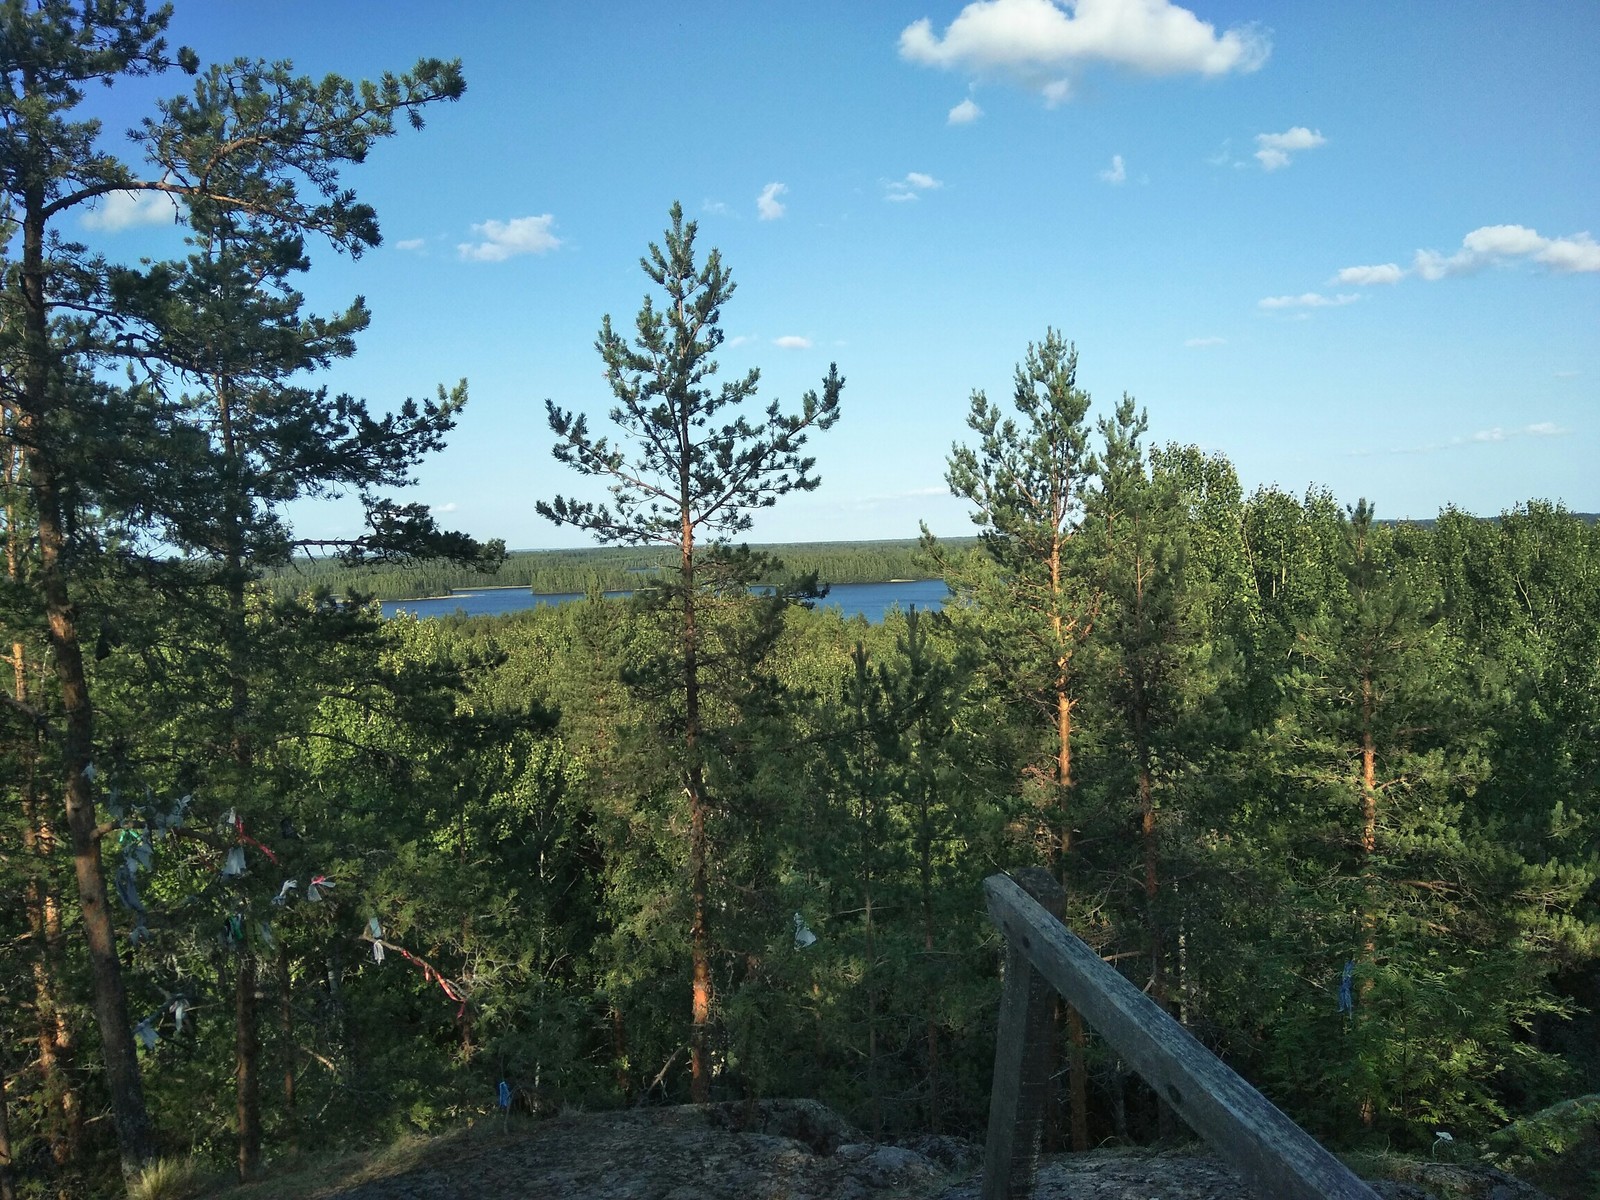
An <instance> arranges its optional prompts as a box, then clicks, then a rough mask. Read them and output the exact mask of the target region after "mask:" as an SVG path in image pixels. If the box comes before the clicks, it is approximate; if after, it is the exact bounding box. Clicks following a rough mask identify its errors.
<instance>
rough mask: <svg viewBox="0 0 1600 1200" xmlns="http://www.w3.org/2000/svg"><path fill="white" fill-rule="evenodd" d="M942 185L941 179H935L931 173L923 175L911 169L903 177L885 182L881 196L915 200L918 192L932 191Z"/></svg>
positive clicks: (889, 198)
mask: <svg viewBox="0 0 1600 1200" xmlns="http://www.w3.org/2000/svg"><path fill="white" fill-rule="evenodd" d="M943 186H944V183H943V181H942V180H938V179H935V178H934V177H933V176H932V175H925V174H923V172H921V171H911V172H909V173H908V174H907V175H906V177H905V178H904V179H896V180H895V181H894V182H893V183H888V184H885V185H884V189H885V190H884V195H883V198H884V199H885V200H893V201H895V202H896V203H901V202H903V201H906V200H915V199H916V198H917V193H918V192H928V191H934V190H937V189H938V188H942V187H943Z"/></svg>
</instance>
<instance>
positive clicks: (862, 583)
mask: <svg viewBox="0 0 1600 1200" xmlns="http://www.w3.org/2000/svg"><path fill="white" fill-rule="evenodd" d="M940 582H942V580H941V579H940V578H939V577H938V576H937V575H930V576H928V578H926V579H853V580H851V581H850V582H849V583H826V584H824V585H823V586H824V587H830V588H831V587H882V586H885V585H887V584H891V583H940ZM630 590H631V591H637V590H638V589H637V588H635V589H630ZM477 592H528V594H529V595H532V596H581V595H583V594H584V593H582V592H535V591H532V590H531V585H529V584H526V583H495V584H487V585H485V586H483V587H469V588H452V589H451V590H450V591H448V592H445V593H443V594H442V595H438V596H396V597H394V598H393V599H392V600H384V599H381V598H380V599H379V601H378V602H379V603H380V604H420V603H423V602H424V601H430V600H453V599H455V598H456V597H457V596H471V595H474V594H475V593H477Z"/></svg>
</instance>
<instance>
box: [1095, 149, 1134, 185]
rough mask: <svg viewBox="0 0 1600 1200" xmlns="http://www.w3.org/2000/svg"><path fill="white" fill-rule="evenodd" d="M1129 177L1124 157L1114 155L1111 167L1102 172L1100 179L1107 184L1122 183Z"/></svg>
mask: <svg viewBox="0 0 1600 1200" xmlns="http://www.w3.org/2000/svg"><path fill="white" fill-rule="evenodd" d="M1127 177H1128V168H1127V167H1126V166H1125V165H1124V164H1123V161H1122V155H1120V154H1113V155H1112V156H1111V165H1110V166H1109V167H1107V168H1106V169H1105V170H1104V171H1101V172H1100V178H1101V179H1103V180H1104V181H1105V182H1106V183H1121V182H1122V181H1123V180H1124V179H1126V178H1127Z"/></svg>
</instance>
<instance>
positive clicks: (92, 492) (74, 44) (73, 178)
mask: <svg viewBox="0 0 1600 1200" xmlns="http://www.w3.org/2000/svg"><path fill="white" fill-rule="evenodd" d="M169 13H170V10H169V9H162V10H160V11H158V12H156V13H153V14H152V13H148V12H147V11H146V8H145V6H144V4H143V3H139V2H136V3H131V4H127V5H122V6H107V5H88V6H82V7H79V6H74V5H69V4H66V3H59V2H55V0H52V2H50V3H44V4H40V5H37V6H27V5H21V4H11V5H6V6H5V7H4V9H3V10H0V45H3V46H4V50H3V52H0V75H3V77H4V80H5V83H4V88H5V91H4V104H5V113H6V118H7V119H6V121H5V122H4V124H3V129H0V157H3V159H4V161H5V162H6V163H7V164H8V165H9V168H10V169H8V171H7V173H6V177H5V184H4V186H5V196H4V200H5V203H6V204H7V206H8V207H9V209H10V210H11V215H12V217H13V219H14V220H15V222H16V224H17V227H18V240H19V242H20V246H21V261H20V264H19V269H18V270H16V271H15V272H12V273H11V274H10V275H9V276H8V282H7V287H6V290H5V293H4V297H3V303H4V305H5V309H6V312H5V322H4V328H5V345H4V347H3V349H4V357H5V368H6V370H5V375H6V377H7V380H8V387H11V393H10V394H9V395H8V396H7V397H6V399H7V402H8V405H9V406H10V407H11V409H12V411H13V413H14V421H13V428H12V431H11V432H12V434H13V436H14V437H15V440H16V442H17V444H19V445H20V446H22V447H23V450H24V457H25V463H26V474H27V482H28V487H29V492H30V499H31V502H32V515H33V518H34V520H35V522H36V530H37V539H38V560H37V568H36V585H37V594H38V597H39V600H38V604H39V611H40V617H41V623H42V624H43V625H44V627H45V629H46V630H47V638H48V643H49V646H50V650H51V654H52V657H53V661H54V664H55V672H56V677H57V686H58V688H59V690H60V702H61V705H62V709H63V712H64V731H63V736H62V742H61V744H62V750H63V755H62V757H63V764H62V776H63V790H64V795H65V804H66V813H67V825H68V830H69V833H70V838H71V849H72V856H73V861H74V866H75V875H76V882H77V888H78V895H79V904H80V911H81V914H82V930H83V935H84V939H85V942H86V944H87V947H88V950H89V958H90V963H91V969H92V979H93V984H94V994H95V1015H96V1020H97V1023H98V1025H99V1032H100V1043H101V1052H102V1055H103V1057H104V1061H105V1067H106V1080H107V1084H108V1087H109V1089H110V1093H111V1100H112V1108H113V1113H114V1116H115V1123H116V1128H117V1134H118V1142H119V1145H120V1148H121V1155H122V1163H123V1169H124V1171H125V1173H128V1174H130V1175H131V1173H132V1172H133V1171H135V1170H136V1169H137V1168H138V1167H139V1165H140V1164H141V1163H143V1162H144V1161H145V1160H147V1159H148V1158H149V1157H150V1156H151V1154H152V1153H153V1141H152V1134H151V1127H150V1121H149V1116H148V1113H147V1111H146V1107H145V1102H144V1095H143V1088H142V1084H141V1081H140V1076H139V1068H138V1062H137V1059H136V1057H135V1053H134V1047H133V1040H132V1037H131V1033H130V1030H129V1023H128V1018H127V1002H126V996H125V991H124V985H123V981H122V975H121V970H120V967H119V963H118V957H117V951H116V936H115V930H114V928H113V924H112V920H111V913H110V909H109V906H108V902H107V889H106V882H105V875H104V872H103V869H102V866H101V862H100V847H99V838H100V833H99V831H98V824H97V818H96V796H95V785H94V776H95V767H94V765H93V759H94V752H95V745H96V734H95V722H94V712H95V708H94V702H93V699H92V696H91V689H90V679H89V674H88V671H87V670H86V666H85V660H84V651H83V634H82V632H81V630H80V627H79V624H78V616H79V611H80V610H79V608H78V604H77V600H78V597H77V595H76V594H75V588H76V585H77V582H78V581H77V580H76V579H75V575H76V574H77V573H78V572H81V570H82V569H83V568H82V564H84V563H86V562H91V561H93V558H94V551H95V549H96V546H95V544H94V539H93V534H92V530H93V528H94V521H95V519H96V517H97V515H98V513H100V512H109V511H114V512H115V513H116V514H117V515H119V516H121V517H124V518H126V519H127V520H128V521H129V522H130V524H131V527H132V528H133V529H134V530H136V531H137V530H139V528H140V525H139V522H140V519H141V517H142V515H143V514H144V513H146V512H147V511H148V509H149V507H150V506H151V503H152V501H153V499H154V498H155V496H157V495H158V494H159V493H158V492H157V491H156V490H155V489H156V486H157V485H155V484H154V483H153V482H152V471H151V468H152V467H153V466H154V465H155V464H156V463H159V462H160V461H161V457H160V456H161V455H162V454H164V453H175V454H177V455H179V456H181V455H182V454H183V453H184V451H185V450H186V449H187V447H186V446H185V444H184V443H183V442H181V441H180V442H177V443H174V444H170V445H169V444H167V443H165V442H162V441H159V440H158V439H157V437H156V431H157V430H158V429H159V428H160V420H159V418H160V415H161V408H162V405H161V403H160V399H159V396H158V395H157V394H156V393H154V392H153V391H152V390H151V389H149V388H147V387H145V386H143V385H140V384H135V385H131V386H128V387H121V388H119V387H114V386H112V385H111V384H109V383H107V382H105V376H104V374H103V373H102V368H104V367H105V366H107V365H110V364H112V363H114V362H115V361H116V359H117V358H118V357H119V356H120V355H121V354H123V353H125V352H127V351H129V350H130V349H131V350H132V351H133V352H134V353H142V352H145V351H147V350H148V349H149V346H148V343H147V342H145V340H144V339H143V338H142V337H141V332H142V330H140V329H139V328H137V327H135V328H133V329H130V328H129V327H128V325H127V320H126V319H127V318H128V317H129V315H130V313H129V309H130V307H132V308H137V307H138V304H137V302H136V301H132V300H131V299H130V296H129V295H128V294H126V293H124V292H121V291H119V290H118V287H117V281H118V280H119V279H122V280H124V281H125V280H126V279H127V276H126V275H123V274H121V273H119V272H117V271H114V270H113V269H111V267H110V266H109V264H107V263H106V262H105V261H104V260H103V259H101V258H99V257H97V256H95V255H92V254H89V253H88V252H87V251H86V250H85V249H84V248H83V247H81V246H78V245H76V244H75V243H73V242H71V241H69V240H64V239H62V238H61V237H59V236H58V235H57V233H56V228H57V225H58V224H59V222H60V221H61V220H62V219H63V218H64V217H66V216H68V215H70V214H72V213H74V212H75V211H77V210H80V209H82V208H83V207H85V206H87V205H90V204H92V203H94V202H95V201H97V200H98V199H100V198H101V197H104V196H106V195H108V194H111V193H113V192H128V191H160V192H164V193H167V194H169V195H173V196H175V197H180V198H182V199H184V200H185V201H187V202H188V203H190V204H192V205H195V206H197V207H200V208H202V209H205V208H207V207H208V206H209V207H211V208H213V209H219V208H220V209H234V210H238V211H241V212H245V213H248V214H249V219H250V220H252V221H255V222H259V223H261V224H262V225H264V226H268V227H271V228H273V229H276V230H278V231H280V232H286V233H287V232H295V231H301V230H305V231H315V232H317V233H320V234H323V235H324V236H326V237H328V238H330V239H331V240H332V241H334V242H335V243H336V244H338V245H340V246H341V247H343V248H344V249H346V250H349V251H351V252H352V253H356V252H359V251H360V250H361V249H362V248H363V247H365V246H367V245H371V244H375V243H376V242H377V240H378V232H377V224H376V220H375V217H374V215H373V213H372V210H371V209H370V208H369V207H367V206H365V205H362V204H360V203H359V202H357V201H356V200H355V198H354V196H353V195H352V194H351V193H349V192H348V191H346V190H344V189H343V188H342V187H341V186H340V180H339V170H338V169H339V165H340V164H341V163H345V162H349V161H356V160H359V159H360V158H362V157H363V156H364V155H365V153H366V152H367V150H368V148H370V146H371V145H372V143H373V142H374V141H375V140H377V139H379V138H382V137H385V136H388V135H389V134H390V133H392V132H393V129H394V120H395V118H396V117H397V116H398V115H400V114H402V113H404V114H405V115H407V116H408V117H409V118H410V120H411V121H412V123H413V124H416V123H419V122H420V107H421V106H422V105H424V104H426V103H428V102H430V101H433V100H436V99H442V98H454V97H456V96H459V95H460V94H461V91H462V89H463V86H464V85H463V83H462V80H461V75H460V71H459V68H458V67H457V66H455V65H454V64H446V63H442V62H438V61H436V60H428V61H425V62H423V63H421V64H419V66H418V68H417V70H416V71H415V72H414V73H413V74H412V75H409V76H399V77H397V76H386V77H385V78H384V79H383V80H382V81H381V82H379V83H377V84H363V85H361V86H360V87H355V86H352V85H351V84H349V83H348V82H346V81H344V80H342V79H339V78H337V77H329V78H328V79H325V80H323V81H321V82H313V81H311V80H306V79H296V78H294V77H293V76H292V75H290V74H289V71H288V68H287V67H285V66H282V65H278V66H271V67H269V66H266V65H264V64H254V63H250V62H247V61H244V60H240V61H239V62H236V63H233V64H231V65H229V66H225V67H215V68H212V69H211V70H210V71H209V72H207V73H206V74H205V75H204V76H202V77H201V79H200V81H199V83H198V85H197V88H196V92H195V95H194V97H193V98H192V99H190V98H180V99H177V100H174V101H171V102H169V103H168V104H166V105H165V106H163V108H162V110H161V112H160V114H159V116H156V117H153V118H150V119H148V120H146V121H145V123H144V124H143V126H142V127H141V129H140V130H139V131H138V133H137V135H136V140H137V142H138V143H139V146H140V149H141V150H142V151H143V153H144V156H145V157H146V159H147V161H148V163H149V165H150V166H151V168H152V177H151V178H140V177H139V176H138V174H136V172H135V171H134V170H132V169H130V168H129V167H128V166H127V165H126V164H124V163H123V162H122V161H121V160H120V159H118V158H116V157H115V156H113V155H109V154H106V153H103V152H101V151H100V150H99V149H98V148H97V147H96V145H95V142H96V138H97V135H98V132H99V129H98V124H97V123H96V122H93V121H84V120H76V119H74V110H75V109H76V108H77V107H78V105H79V104H80V102H81V100H82V98H83V92H84V88H85V87H86V86H87V85H89V84H91V83H105V84H110V83H113V82H115V81H116V80H118V79H121V78H127V77H130V76H138V75H145V74H149V73H152V72H159V71H161V70H164V69H166V68H167V67H168V66H170V65H173V64H174V63H176V64H177V65H181V66H182V67H184V69H185V70H187V71H190V72H194V71H195V70H196V69H197V63H196V61H195V57H194V55H193V54H192V53H190V52H188V51H180V52H179V53H177V54H176V55H171V54H169V53H168V50H167V47H166V44H165V42H164V40H163V39H162V36H161V35H162V32H163V30H164V28H165V25H166V22H167V19H168V15H169ZM13 383H14V386H13ZM153 455H154V456H155V457H152V456H153ZM113 464H114V465H115V467H116V469H113V470H109V471H108V470H107V468H108V466H112V465H113ZM179 465H183V464H181V463H180V464H179ZM163 482H165V481H163ZM388 515H389V517H391V518H393V517H395V516H396V515H397V514H394V513H392V512H391V513H389V514H388ZM398 515H400V516H401V518H402V519H401V520H400V524H402V525H403V524H405V523H406V522H405V521H404V519H403V514H398ZM412 515H413V517H414V516H416V515H417V514H412ZM395 523H396V522H395V521H394V520H393V519H390V520H387V521H385V522H384V524H385V525H386V526H388V527H390V528H392V527H393V526H394V525H395Z"/></svg>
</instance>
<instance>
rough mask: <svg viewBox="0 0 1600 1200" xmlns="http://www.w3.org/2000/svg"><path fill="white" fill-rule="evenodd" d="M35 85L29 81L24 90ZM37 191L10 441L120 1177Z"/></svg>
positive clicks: (124, 1139) (104, 942)
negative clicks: (54, 443) (24, 506)
mask: <svg viewBox="0 0 1600 1200" xmlns="http://www.w3.org/2000/svg"><path fill="white" fill-rule="evenodd" d="M32 88H33V83H32V81H31V80H29V81H28V91H29V93H30V94H31V92H32ZM43 211H44V193H43V190H42V188H38V187H32V188H30V189H29V190H28V192H27V195H26V197H25V204H24V213H23V222H22V225H23V255H22V273H21V274H22V279H21V282H22V299H23V318H24V322H23V330H22V333H23V339H22V343H23V364H22V396H23V402H22V404H21V405H20V406H19V412H18V415H17V435H18V436H17V440H18V442H19V443H20V444H21V445H23V446H24V447H25V448H26V459H27V469H28V478H29V482H30V484H31V487H32V491H33V496H34V507H35V516H36V519H37V521H38V535H39V589H40V592H41V594H42V598H43V602H44V617H45V624H46V634H47V637H48V640H49V643H50V649H51V653H52V657H53V659H54V662H55V671H56V681H57V684H58V686H59V688H60V693H61V705H62V709H63V710H64V713H65V718H66V720H65V729H64V730H63V735H62V738H61V743H60V744H61V755H62V764H63V770H64V773H65V799H66V811H67V829H68V833H69V837H70V845H71V852H72V866H73V874H74V877H75V880H76V882H77V887H78V904H79V908H80V911H81V914H82V928H83V938H84V942H85V944H86V946H87V949H88V959H89V974H90V980H91V983H92V986H93V991H94V1013H95V1021H96V1024H97V1025H98V1026H99V1030H100V1045H101V1054H102V1056H103V1061H104V1064H105V1071H106V1088H107V1090H108V1092H109V1093H110V1099H111V1110H112V1118H113V1122H114V1124H115V1126H116V1130H117V1143H118V1147H119V1150H120V1154H121V1159H122V1170H123V1173H124V1175H125V1176H128V1177H130V1178H131V1177H132V1176H133V1175H134V1174H136V1173H137V1172H138V1171H139V1170H140V1169H141V1168H143V1166H144V1165H145V1164H146V1163H147V1162H149V1161H150V1159H151V1158H153V1157H154V1155H155V1140H154V1135H153V1131H152V1129H151V1126H150V1116H149V1112H148V1111H147V1109H146V1107H145V1101H144V1085H143V1081H142V1080H141V1078H140V1074H139V1059H138V1056H137V1053H136V1052H135V1050H134V1045H133V1034H132V1031H131V1029H130V1027H129V1023H128V1001H127V995H126V993H125V991H124V988H123V981H122V965H121V963H120V961H119V960H118V958H117V942H116V928H115V926H114V925H113V923H112V918H111V910H110V906H109V904H108V902H107V895H106V879H105V872H104V869H103V867H102V864H101V861H100V834H99V831H98V830H97V829H96V821H95V802H94V791H93V785H92V781H91V774H92V762H93V754H94V708H93V704H92V701H91V699H90V692H89V680H88V675H87V673H86V672H85V670H84V662H83V651H82V647H81V645H80V643H79V639H78V628H77V608H76V606H75V605H74V604H73V602H72V597H71V591H70V589H69V587H68V584H67V577H68V569H67V566H66V549H67V537H66V528H65V524H64V520H63V516H64V513H65V510H66V506H65V503H64V501H63V497H62V490H61V485H60V484H59V483H58V481H57V479H56V473H55V464H54V463H53V462H52V461H50V458H49V453H48V446H49V444H50V438H51V436H52V434H51V432H50V431H49V430H48V429H47V428H46V426H47V421H46V417H47V416H48V414H49V413H50V411H51V406H52V402H51V398H50V391H51V386H50V385H51V380H50V376H51V358H52V353H53V352H52V349H51V346H50V334H49V315H48V309H47V305H46V301H45V288H44V217H43Z"/></svg>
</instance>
